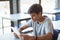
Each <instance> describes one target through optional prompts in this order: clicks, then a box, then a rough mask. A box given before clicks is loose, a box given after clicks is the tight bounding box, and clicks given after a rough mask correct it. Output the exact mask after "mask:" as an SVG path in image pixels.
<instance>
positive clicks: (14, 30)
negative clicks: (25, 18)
mask: <svg viewBox="0 0 60 40" xmlns="http://www.w3.org/2000/svg"><path fill="white" fill-rule="evenodd" d="M11 28H12V30H13V32H15V33H16V34H20V32H19V31H18V29H17V28H15V27H11Z"/></svg>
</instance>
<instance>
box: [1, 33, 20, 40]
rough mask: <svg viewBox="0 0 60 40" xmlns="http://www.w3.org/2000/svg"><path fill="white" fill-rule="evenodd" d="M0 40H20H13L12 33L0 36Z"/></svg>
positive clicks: (14, 39) (15, 39)
mask: <svg viewBox="0 0 60 40" xmlns="http://www.w3.org/2000/svg"><path fill="white" fill-rule="evenodd" d="M0 40H20V39H18V38H15V37H14V34H13V33H9V34H4V35H0Z"/></svg>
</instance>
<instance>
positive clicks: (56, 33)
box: [52, 29, 60, 40]
mask: <svg viewBox="0 0 60 40" xmlns="http://www.w3.org/2000/svg"><path fill="white" fill-rule="evenodd" d="M59 33H60V30H58V29H54V30H53V39H52V40H57V38H58V34H59Z"/></svg>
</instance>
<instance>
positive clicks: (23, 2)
mask: <svg viewBox="0 0 60 40" xmlns="http://www.w3.org/2000/svg"><path fill="white" fill-rule="evenodd" d="M34 3H39V0H20V9H21V10H20V12H21V13H27V12H28V9H29V7H30V6H31V5H32V4H34Z"/></svg>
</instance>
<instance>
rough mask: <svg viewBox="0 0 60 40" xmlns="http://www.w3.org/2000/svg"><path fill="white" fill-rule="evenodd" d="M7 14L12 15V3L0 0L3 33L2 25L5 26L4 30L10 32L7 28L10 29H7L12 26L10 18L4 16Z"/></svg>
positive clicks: (0, 23) (0, 22)
mask: <svg viewBox="0 0 60 40" xmlns="http://www.w3.org/2000/svg"><path fill="white" fill-rule="evenodd" d="M5 15H6V16H7V17H8V15H10V3H9V1H0V34H2V32H3V29H2V28H3V27H2V25H3V26H4V30H5V31H4V32H9V31H7V30H9V29H7V28H9V27H10V24H11V23H10V20H7V19H5V18H3V16H5ZM2 18H3V20H2ZM2 21H3V24H2Z"/></svg>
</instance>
